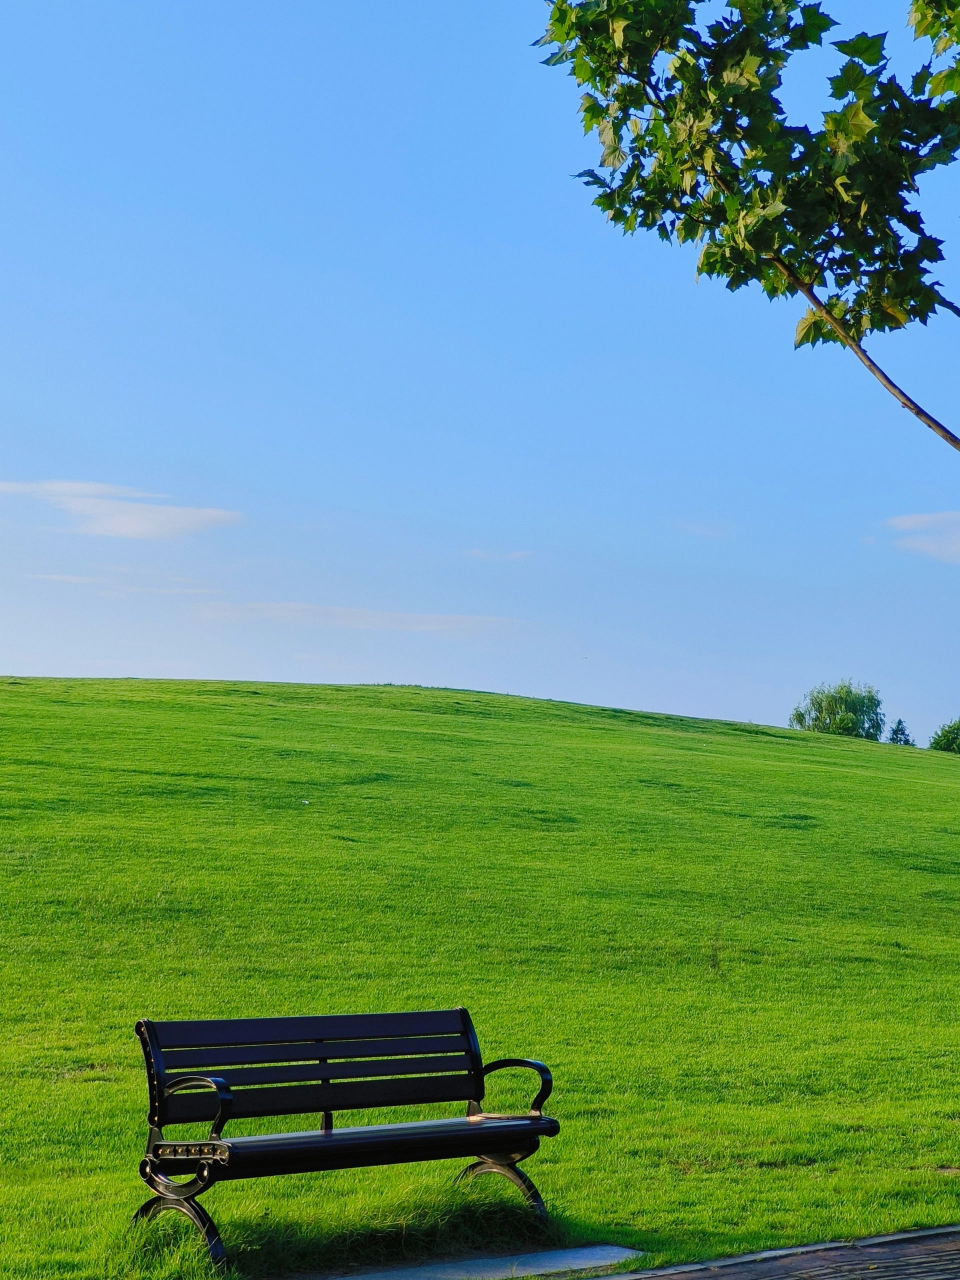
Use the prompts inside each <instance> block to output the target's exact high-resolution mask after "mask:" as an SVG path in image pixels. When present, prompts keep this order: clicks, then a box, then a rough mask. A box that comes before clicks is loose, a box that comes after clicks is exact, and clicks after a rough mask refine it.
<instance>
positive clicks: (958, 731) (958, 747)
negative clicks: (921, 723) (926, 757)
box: [930, 720, 960, 755]
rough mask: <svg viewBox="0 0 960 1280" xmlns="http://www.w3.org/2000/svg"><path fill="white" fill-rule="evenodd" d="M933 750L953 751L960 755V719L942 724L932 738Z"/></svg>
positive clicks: (931, 746) (931, 745)
mask: <svg viewBox="0 0 960 1280" xmlns="http://www.w3.org/2000/svg"><path fill="white" fill-rule="evenodd" d="M930 750H931V751H953V752H955V753H956V754H957V755H960V720H951V721H950V723H949V724H942V725H941V726H940V728H939V729H938V730H937V732H936V733H935V734H934V735H933V737H932V738H931V739H930Z"/></svg>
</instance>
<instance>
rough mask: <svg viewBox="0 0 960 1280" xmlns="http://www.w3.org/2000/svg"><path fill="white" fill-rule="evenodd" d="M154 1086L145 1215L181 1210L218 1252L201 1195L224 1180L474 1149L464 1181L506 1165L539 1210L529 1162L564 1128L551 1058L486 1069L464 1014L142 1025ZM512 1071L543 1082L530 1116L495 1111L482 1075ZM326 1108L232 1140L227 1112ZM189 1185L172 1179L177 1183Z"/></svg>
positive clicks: (452, 1155)
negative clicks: (298, 1123)
mask: <svg viewBox="0 0 960 1280" xmlns="http://www.w3.org/2000/svg"><path fill="white" fill-rule="evenodd" d="M137 1035H138V1036H139V1037H140V1043H141V1044H142V1046H143V1054H144V1058H145V1059H146V1066H147V1082H148V1085H149V1090H150V1118H149V1124H150V1133H149V1137H148V1139H147V1150H146V1154H145V1156H144V1158H143V1160H142V1161H141V1164H140V1176H141V1177H142V1178H143V1180H144V1182H145V1183H146V1184H147V1186H148V1187H150V1189H151V1190H152V1191H154V1192H156V1194H155V1195H154V1196H153V1198H152V1199H150V1200H148V1201H147V1202H146V1204H144V1205H142V1206H141V1208H140V1209H138V1210H137V1213H136V1215H135V1218H134V1220H135V1221H136V1220H138V1219H144V1218H152V1217H154V1216H155V1215H156V1214H158V1213H162V1212H163V1210H165V1209H176V1210H179V1211H180V1212H181V1213H184V1214H186V1216H187V1217H188V1218H189V1219H190V1220H191V1222H193V1223H194V1225H195V1226H197V1227H198V1228H199V1229H200V1231H201V1232H202V1233H203V1236H204V1239H205V1241H206V1245H207V1249H208V1250H209V1252H210V1257H211V1258H212V1259H213V1261H214V1262H215V1263H217V1264H223V1263H224V1262H225V1257H226V1255H225V1253H224V1248H223V1243H222V1241H221V1239H220V1236H219V1233H218V1232H217V1229H216V1227H215V1226H214V1224H213V1221H212V1220H211V1218H210V1216H209V1215H208V1214H207V1213H206V1211H205V1210H204V1209H203V1208H201V1206H200V1205H199V1204H197V1196H199V1195H200V1194H201V1193H202V1192H204V1191H206V1190H208V1189H209V1188H210V1187H212V1186H213V1185H214V1183H216V1182H228V1181H231V1180H233V1179H236V1178H264V1177H272V1176H274V1175H276V1174H281V1173H315V1172H319V1171H320V1170H324V1169H357V1168H363V1167H368V1166H371V1165H381V1164H403V1163H407V1162H410V1161H416V1160H452V1159H457V1158H464V1157H466V1158H469V1159H472V1160H473V1163H472V1164H470V1165H468V1166H467V1167H466V1168H465V1169H463V1170H462V1172H461V1173H460V1174H459V1175H458V1177H461V1178H462V1177H466V1176H475V1175H478V1174H482V1173H499V1174H502V1175H503V1177H505V1178H509V1179H510V1181H511V1182H513V1183H515V1185H516V1186H518V1187H519V1188H520V1190H521V1191H522V1192H523V1194H524V1195H525V1196H526V1198H527V1201H528V1202H529V1204H530V1205H532V1207H533V1208H534V1210H535V1211H536V1213H537V1214H538V1215H540V1216H544V1217H545V1216H546V1210H545V1209H544V1205H543V1201H542V1200H541V1198H540V1193H539V1192H538V1191H537V1189H536V1187H535V1186H534V1185H533V1183H532V1182H531V1181H530V1179H529V1178H528V1177H527V1175H526V1174H525V1173H523V1172H522V1170H520V1169H518V1168H517V1165H518V1163H519V1162H520V1161H521V1160H525V1159H526V1158H527V1156H530V1155H533V1153H534V1152H535V1151H536V1150H537V1148H538V1147H539V1145H540V1139H541V1138H544V1137H553V1135H554V1134H556V1133H557V1132H558V1131H559V1129H560V1126H559V1124H558V1123H557V1121H556V1120H552V1119H551V1118H550V1117H549V1116H545V1115H543V1114H542V1110H541V1109H542V1107H543V1104H544V1102H545V1101H546V1100H547V1097H548V1096H549V1094H550V1090H551V1088H552V1087H553V1081H552V1079H551V1076H550V1072H549V1071H548V1070H547V1068H546V1067H545V1066H544V1065H543V1063H542V1062H532V1061H529V1060H528V1059H525V1058H503V1059H501V1060H500V1061H498V1062H491V1063H488V1064H487V1065H486V1066H484V1065H483V1061H482V1059H481V1057H480V1046H479V1044H478V1043H477V1036H476V1032H475V1031H474V1029H473V1023H472V1021H471V1020H470V1015H469V1013H467V1011H466V1009H446V1010H442V1011H438V1012H431V1013H373V1014H346V1015H342V1016H341V1015H332V1016H329V1017H318V1018H242V1019H230V1020H225V1019H224V1020H220V1019H218V1020H216V1021H214V1020H210V1021H207V1020H205V1021H202V1022H150V1021H148V1020H147V1019H143V1020H142V1021H140V1022H138V1023H137ZM503 1067H531V1068H532V1069H533V1070H534V1071H537V1072H539V1074H540V1090H539V1092H538V1093H537V1096H536V1097H535V1098H534V1099H533V1102H532V1103H531V1104H530V1111H529V1112H528V1114H527V1115H494V1114H490V1113H488V1112H486V1111H484V1110H483V1108H482V1106H481V1103H482V1102H483V1094H484V1081H485V1079H486V1077H487V1076H488V1075H489V1074H490V1072H491V1071H498V1070H500V1069H501V1068H503ZM437 1102H466V1104H467V1109H466V1115H464V1116H455V1117H452V1118H450V1119H442V1120H412V1121H406V1122H404V1123H398V1124H375V1125H359V1126H353V1127H343V1128H339V1129H338V1128H334V1124H333V1113H334V1112H335V1111H355V1110H363V1109H367V1108H372V1107H377V1108H379V1107H399V1106H414V1105H422V1104H428V1103H437ZM311 1113H312V1114H318V1115H319V1116H320V1117H321V1127H320V1128H319V1129H309V1130H306V1131H304V1132H297V1133H277V1134H268V1135H265V1136H264V1135H256V1136H251V1137H234V1136H233V1135H232V1134H231V1135H229V1136H224V1132H223V1131H224V1127H225V1126H226V1124H227V1122H228V1121H231V1122H232V1121H234V1120H244V1119H249V1118H253V1117H264V1116H291V1115H305V1114H311ZM196 1122H210V1124H211V1128H210V1134H209V1136H208V1137H206V1138H203V1139H199V1140H197V1139H193V1138H191V1139H188V1140H186V1141H184V1140H180V1139H171V1138H168V1137H165V1136H164V1132H163V1130H164V1129H165V1128H166V1127H167V1126H168V1125H183V1124H193V1123H196ZM178 1177H179V1178H184V1179H186V1180H185V1181H179V1182H178V1181H174V1179H175V1178H178Z"/></svg>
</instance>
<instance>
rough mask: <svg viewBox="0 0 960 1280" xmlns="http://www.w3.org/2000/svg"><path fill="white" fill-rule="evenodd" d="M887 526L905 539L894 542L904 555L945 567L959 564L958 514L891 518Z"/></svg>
mask: <svg viewBox="0 0 960 1280" xmlns="http://www.w3.org/2000/svg"><path fill="white" fill-rule="evenodd" d="M887 526H888V528H890V529H894V530H896V532H897V533H902V534H906V535H907V536H906V537H903V538H898V539H897V546H898V547H902V548H903V550H904V551H913V552H914V553H915V554H917V555H921V556H931V557H932V558H933V559H934V560H944V561H946V562H947V563H948V564H960V511H933V512H930V513H929V514H926V515H913V516H894V518H893V519H892V520H888V521H887Z"/></svg>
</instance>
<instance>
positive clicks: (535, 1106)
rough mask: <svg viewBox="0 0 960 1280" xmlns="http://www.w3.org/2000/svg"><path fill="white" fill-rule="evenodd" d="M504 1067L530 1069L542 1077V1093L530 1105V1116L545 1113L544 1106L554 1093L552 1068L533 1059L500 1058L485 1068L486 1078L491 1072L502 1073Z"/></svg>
mask: <svg viewBox="0 0 960 1280" xmlns="http://www.w3.org/2000/svg"><path fill="white" fill-rule="evenodd" d="M504 1067H529V1069H530V1070H531V1071H536V1072H537V1074H538V1075H539V1076H540V1092H539V1093H538V1094H537V1096H536V1097H535V1098H534V1100H533V1101H532V1102H531V1103H530V1114H531V1115H532V1116H538V1115H540V1114H541V1112H542V1111H543V1104H544V1103H545V1102H546V1100H547V1099H548V1098H549V1097H550V1094H551V1092H552V1091H553V1076H552V1075H551V1074H550V1068H549V1067H547V1066H545V1065H544V1064H543V1063H542V1062H537V1061H535V1060H534V1059H533V1058H500V1059H498V1060H497V1061H496V1062H489V1063H487V1065H486V1066H485V1067H484V1068H483V1074H484V1077H486V1076H488V1075H489V1074H490V1073H491V1071H501V1070H503V1068H504Z"/></svg>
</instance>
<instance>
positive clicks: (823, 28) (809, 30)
mask: <svg viewBox="0 0 960 1280" xmlns="http://www.w3.org/2000/svg"><path fill="white" fill-rule="evenodd" d="M800 21H801V22H802V23H803V29H804V34H805V35H806V37H807V39H808V40H809V41H810V43H811V44H820V43H821V42H822V40H823V37H824V35H825V34H826V33H827V32H828V31H829V30H830V28H831V27H835V26H837V25H838V24H837V23H836V22H834V20H833V18H831V17H829V16H828V15H827V14H825V13H824V12H823V10H822V9H821V8H820V5H819V4H804V5H801V6H800Z"/></svg>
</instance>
